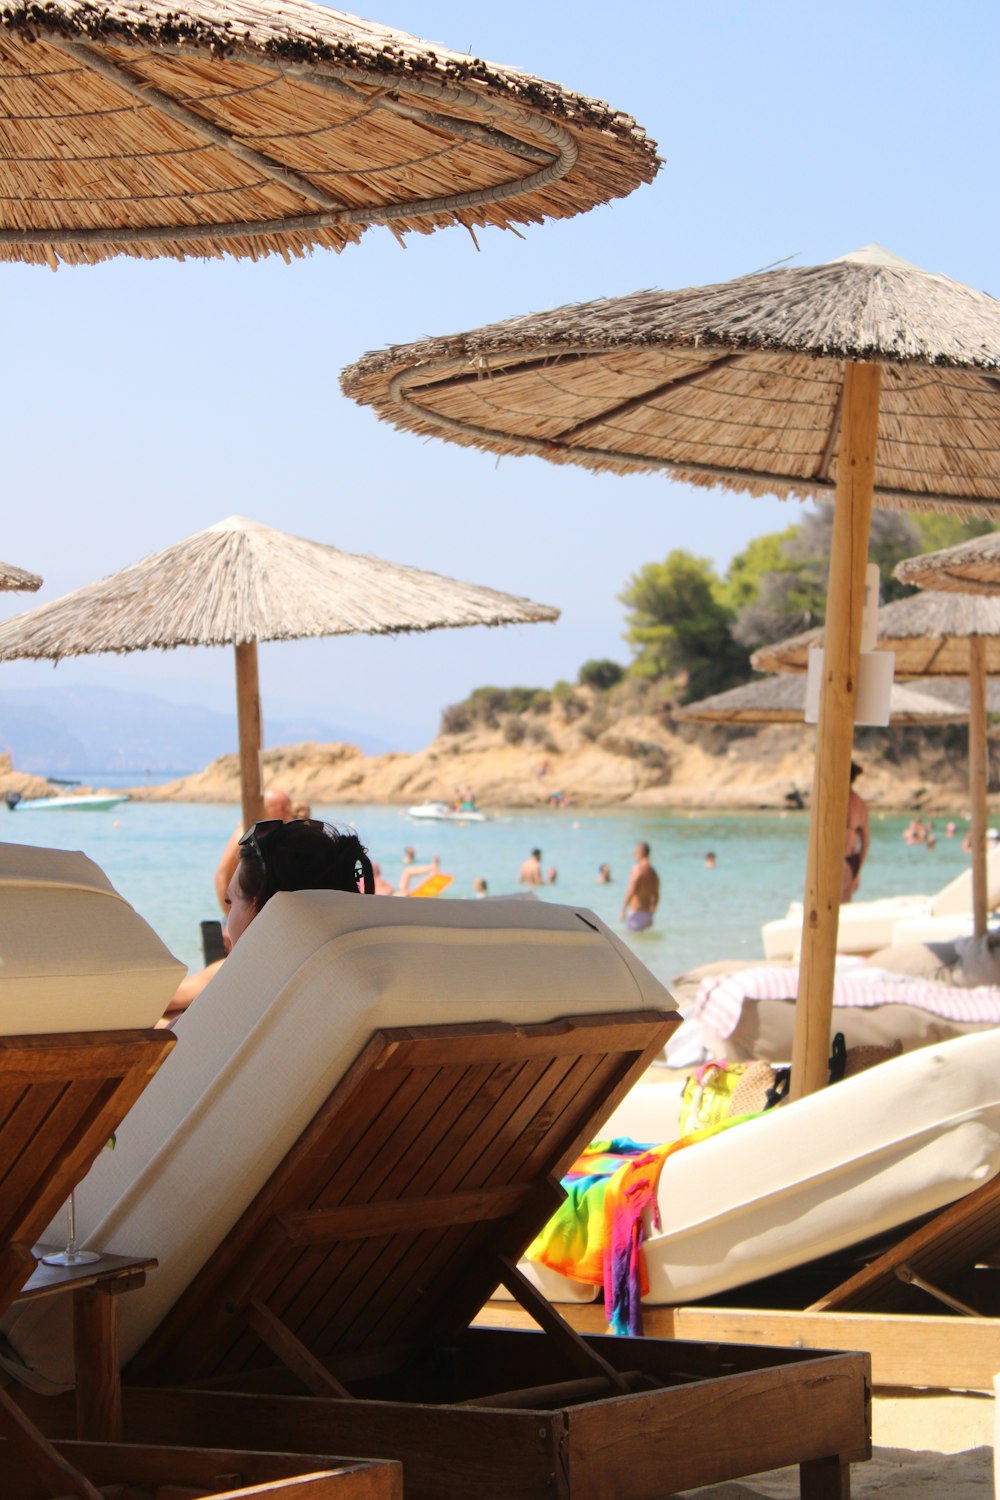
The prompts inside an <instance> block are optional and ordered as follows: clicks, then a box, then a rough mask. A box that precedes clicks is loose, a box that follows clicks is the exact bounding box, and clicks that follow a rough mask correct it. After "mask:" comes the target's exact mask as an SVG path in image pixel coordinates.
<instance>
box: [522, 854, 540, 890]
mask: <svg viewBox="0 0 1000 1500" xmlns="http://www.w3.org/2000/svg"><path fill="white" fill-rule="evenodd" d="M517 878H518V879H519V880H520V882H521V884H522V885H544V884H545V877H544V876H543V874H542V851H541V849H532V851H531V853H530V854H529V855H528V858H527V859H526V860H525V861H524V864H523V865H522V866H521V873H520V875H519V876H518V877H517Z"/></svg>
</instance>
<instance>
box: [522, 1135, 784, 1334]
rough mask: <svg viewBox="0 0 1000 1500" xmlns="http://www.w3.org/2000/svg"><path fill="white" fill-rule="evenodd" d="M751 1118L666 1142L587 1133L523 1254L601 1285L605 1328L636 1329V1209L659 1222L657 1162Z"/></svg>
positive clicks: (639, 1285) (641, 1264)
mask: <svg viewBox="0 0 1000 1500" xmlns="http://www.w3.org/2000/svg"><path fill="white" fill-rule="evenodd" d="M755 1118H756V1116H755V1115H738V1116H736V1117H735V1118H734V1119H732V1120H724V1121H723V1122H722V1124H721V1125H715V1126H709V1127H707V1128H706V1129H704V1130H696V1131H694V1132H693V1133H692V1134H691V1135H686V1136H683V1137H682V1138H681V1140H679V1141H671V1142H670V1143H669V1144H668V1145H666V1146H648V1145H641V1144H640V1143H639V1142H637V1141H633V1140H631V1139H630V1138H629V1137H628V1136H618V1137H616V1138H615V1139H613V1140H609V1141H594V1142H593V1143H592V1144H591V1145H589V1146H588V1147H587V1149H586V1151H584V1153H583V1155H582V1156H581V1157H579V1158H578V1160H577V1161H575V1162H574V1163H573V1166H572V1167H571V1168H570V1170H569V1172H568V1173H567V1174H566V1176H565V1177H564V1178H563V1180H562V1181H563V1187H564V1188H565V1189H566V1194H567V1196H566V1202H565V1203H563V1204H562V1206H561V1207H560V1208H558V1209H557V1210H556V1212H555V1213H554V1214H553V1216H552V1218H551V1219H550V1220H549V1222H548V1223H547V1224H546V1226H545V1228H544V1229H543V1230H542V1232H541V1234H539V1235H537V1236H536V1238H535V1239H534V1240H533V1241H532V1242H531V1244H530V1245H529V1246H528V1248H527V1250H526V1251H525V1257H526V1259H528V1260H537V1261H540V1262H541V1263H542V1265H546V1266H549V1267H551V1269H552V1270H553V1271H561V1272H562V1274H563V1275H564V1276H570V1277H572V1278H573V1279H574V1280H576V1281H585V1282H589V1283H590V1284H591V1285H592V1286H600V1287H603V1288H604V1307H605V1312H606V1314H607V1318H608V1325H609V1327H610V1329H611V1332H612V1333H622V1334H633V1335H640V1334H641V1333H642V1297H643V1294H644V1293H646V1292H648V1291H649V1280H648V1277H647V1275H646V1265H645V1261H644V1259H643V1253H642V1241H643V1217H642V1216H643V1212H644V1210H645V1209H647V1208H651V1209H652V1212H653V1223H654V1225H655V1226H656V1227H657V1228H659V1220H658V1217H657V1213H656V1189H657V1186H658V1184H659V1181H660V1173H661V1172H662V1170H663V1164H664V1162H665V1161H666V1160H667V1157H668V1156H672V1155H673V1154H674V1152H675V1151H680V1150H683V1148H684V1147H685V1146H693V1145H694V1144H695V1142H696V1141H703V1140H705V1138H706V1137H707V1136H710V1135H716V1134H717V1133H718V1131H719V1130H726V1129H728V1128H729V1126H730V1125H738V1124H740V1123H741V1122H742V1121H743V1120H752V1119H755Z"/></svg>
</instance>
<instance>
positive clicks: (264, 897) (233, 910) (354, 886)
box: [226, 818, 375, 949]
mask: <svg viewBox="0 0 1000 1500" xmlns="http://www.w3.org/2000/svg"><path fill="white" fill-rule="evenodd" d="M239 849H240V857H239V859H238V860H237V863H236V869H235V870H234V871H233V878H232V880H231V881H230V882H229V889H228V890H227V892H226V911H227V913H228V915H227V917H226V946H227V948H230V949H231V948H232V946H233V944H234V943H235V942H236V941H237V940H238V939H239V938H240V937H241V936H242V934H243V933H244V932H245V931H246V929H247V928H248V927H249V925H250V923H251V922H252V921H253V919H254V917H256V916H257V915H258V913H259V912H260V911H261V909H262V908H263V907H264V906H266V904H267V902H268V901H270V899H271V897H272V896H274V895H277V893H278V891H354V892H356V891H358V890H363V891H364V892H365V894H366V895H371V894H372V892H373V891H374V889H375V874H374V871H373V870H372V863H371V860H370V859H369V858H368V851H367V849H365V847H364V845H363V844H362V843H361V840H360V839H359V838H358V836H357V834H356V833H341V831H340V830H339V829H337V828H334V827H333V825H332V824H330V823H320V822H318V821H317V820H316V819H315V818H298V819H293V820H292V821H291V822H289V823H283V822H282V821H281V819H280V818H267V819H266V820H265V821H264V822H262V823H255V824H254V825H253V827H252V828H251V829H250V830H249V831H248V832H247V833H245V834H244V835H243V837H242V838H241V839H240V844H239Z"/></svg>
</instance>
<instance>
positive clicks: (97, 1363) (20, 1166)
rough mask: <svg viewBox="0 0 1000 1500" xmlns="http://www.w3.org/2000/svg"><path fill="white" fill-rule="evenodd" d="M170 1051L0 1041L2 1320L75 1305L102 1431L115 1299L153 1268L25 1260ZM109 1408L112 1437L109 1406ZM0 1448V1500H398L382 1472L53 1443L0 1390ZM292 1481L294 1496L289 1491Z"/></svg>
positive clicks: (125, 1044)
mask: <svg viewBox="0 0 1000 1500" xmlns="http://www.w3.org/2000/svg"><path fill="white" fill-rule="evenodd" d="M175 1041H176V1038H175V1037H174V1036H173V1035H172V1034H171V1033H170V1032H168V1031H150V1032H142V1031H129V1032H95V1033H80V1034H65V1033H64V1034H59V1035H50V1036H21V1037H3V1038H0V1161H2V1162H3V1171H2V1176H0V1313H2V1312H3V1311H5V1310H6V1309H7V1308H8V1307H9V1306H10V1305H11V1304H12V1303H13V1302H14V1301H15V1300H17V1299H18V1298H19V1296H22V1295H31V1296H51V1295H58V1294H61V1293H63V1292H66V1293H69V1294H71V1295H72V1296H73V1299H74V1321H75V1324H76V1346H77V1349H78V1353H79V1354H81V1355H82V1356H83V1357H82V1359H78V1365H77V1371H78V1383H79V1388H78V1391H77V1400H76V1404H77V1414H78V1415H79V1411H80V1406H81V1401H82V1406H83V1409H84V1410H85V1411H86V1410H90V1409H91V1408H93V1407H94V1406H95V1404H96V1406H98V1407H100V1408H101V1413H100V1415H101V1417H103V1418H104V1419H106V1418H107V1416H108V1411H107V1402H108V1400H109V1393H108V1384H109V1379H110V1377H111V1375H112V1373H113V1372H112V1370H111V1369H110V1367H109V1360H108V1355H109V1354H111V1355H112V1356H113V1352H114V1350H115V1348H116V1336H115V1316H114V1314H115V1305H116V1299H117V1295H118V1293H119V1292H121V1291H122V1290H127V1289H131V1288H133V1287H135V1286H137V1285H140V1284H141V1282H142V1280H143V1277H144V1273H145V1271H146V1270H147V1269H149V1268H150V1267H152V1266H155V1264H156V1262H155V1261H145V1262H141V1261H130V1260H124V1259H123V1258H122V1257H120V1256H106V1257H102V1258H101V1260H100V1261H99V1262H97V1263H95V1264H93V1265H89V1266H83V1267H74V1268H66V1269H61V1268H60V1269H54V1268H50V1267H47V1266H39V1267H38V1268H37V1271H36V1269H35V1264H36V1263H35V1257H34V1255H33V1254H32V1251H31V1246H32V1245H33V1244H34V1242H35V1241H36V1240H37V1238H38V1236H39V1234H41V1232H42V1231H43V1230H44V1228H45V1226H46V1225H47V1224H48V1223H49V1221H50V1220H51V1219H52V1217H53V1215H54V1214H56V1213H58V1210H59V1207H60V1205H61V1204H62V1203H63V1202H64V1201H65V1200H66V1198H67V1197H68V1196H69V1193H70V1191H71V1190H72V1189H73V1188H74V1187H75V1186H76V1185H77V1184H78V1183H79V1182H80V1181H81V1179H82V1178H83V1177H84V1176H85V1175H86V1173H87V1172H88V1170H89V1169H90V1167H91V1165H92V1163H93V1161H94V1160H95V1158H96V1157H97V1155H98V1153H99V1152H100V1151H102V1150H103V1149H104V1148H105V1147H106V1146H107V1145H108V1144H109V1142H110V1140H111V1138H112V1136H113V1134H114V1132H115V1130H116V1129H117V1128H118V1126H119V1125H120V1124H121V1122H122V1120H123V1119H124V1117H125V1115H126V1114H127V1113H128V1111H129V1109H130V1108H131V1106H132V1105H133V1104H134V1102H135V1100H136V1099H137V1098H138V1097H139V1095H140V1094H141V1092H142V1090H143V1089H144V1088H145V1086H146V1084H147V1083H148V1082H149V1080H150V1078H151V1077H152V1076H153V1074H154V1073H155V1072H156V1070H157V1068H158V1067H159V1066H160V1064H161V1062H162V1061H163V1059H164V1058H165V1057H166V1055H167V1053H168V1052H169V1051H170V1049H171V1048H172V1047H173V1046H174V1044H175ZM32 1272H35V1274H34V1275H32ZM25 1283H27V1286H26V1285H25ZM102 1376H103V1378H102ZM111 1383H112V1384H113V1382H111ZM110 1402H111V1405H112V1407H113V1408H114V1409H115V1416H114V1417H113V1419H112V1421H113V1425H114V1423H115V1421H116V1420H117V1414H118V1411H119V1408H120V1401H119V1399H118V1395H117V1392H113V1393H112V1394H111V1396H110ZM0 1436H2V1439H3V1441H2V1442H0V1494H2V1495H3V1496H4V1497H5V1500H35V1497H36V1496H37V1497H39V1500H41V1497H48V1496H52V1495H61V1496H67V1497H69V1496H73V1497H76V1500H102V1496H101V1492H100V1491H99V1490H98V1488H97V1485H98V1484H101V1485H108V1484H111V1485H119V1486H120V1485H124V1484H128V1485H135V1484H147V1485H150V1486H152V1487H153V1488H159V1487H160V1486H162V1485H164V1484H167V1483H172V1484H174V1485H177V1486H178V1487H182V1486H183V1487H185V1489H186V1490H190V1492H191V1493H194V1489H195V1487H196V1488H197V1490H198V1492H199V1493H202V1492H206V1491H208V1490H210V1489H211V1490H212V1492H213V1493H214V1494H215V1495H216V1496H217V1497H218V1500H225V1496H226V1495H228V1494H229V1493H230V1492H233V1493H235V1490H236V1488H237V1486H238V1487H239V1493H240V1495H241V1496H242V1495H246V1496H249V1495H250V1494H253V1495H255V1496H256V1495H259V1496H260V1497H261V1500H263V1497H265V1496H267V1495H271V1494H274V1495H278V1494H280V1495H281V1496H286V1495H287V1496H289V1497H291V1496H292V1495H293V1494H294V1495H295V1496H296V1497H298V1496H299V1495H300V1494H301V1496H302V1500H307V1497H308V1500H401V1495H402V1482H401V1473H400V1470H399V1466H398V1465H397V1464H393V1463H385V1462H383V1463H375V1464H372V1463H359V1462H357V1461H348V1462H347V1463H346V1464H341V1463H340V1461H334V1460H331V1459H330V1458H329V1457H321V1456H311V1455H302V1454H300V1453H296V1454H295V1455H289V1454H265V1453H246V1452H232V1451H230V1452H221V1451H218V1450H217V1449H210V1448H208V1447H206V1445H202V1446H201V1447H200V1448H199V1449H197V1450H194V1449H191V1450H183V1451H180V1450H177V1451H175V1450H173V1449H170V1450H165V1449H143V1448H135V1447H131V1448H130V1447H128V1446H127V1445H123V1444H120V1443H80V1442H60V1443H52V1442H49V1441H48V1439H47V1438H46V1437H45V1436H43V1434H42V1432H41V1430H40V1429H39V1428H38V1427H37V1426H36V1425H35V1424H34V1423H33V1422H32V1421H31V1419H30V1418H29V1417H28V1416H27V1415H26V1413H25V1412H24V1410H23V1408H22V1406H21V1405H19V1404H18V1403H16V1402H15V1401H14V1400H12V1399H11V1397H10V1396H9V1395H8V1394H7V1392H6V1391H3V1390H0ZM255 1446H260V1445H259V1444H257V1445H255ZM334 1462H337V1463H338V1467H337V1468H336V1469H334V1468H333V1467H332V1465H333V1463H334ZM307 1470H308V1471H309V1472H307ZM293 1480H297V1486H298V1487H295V1488H293V1487H292V1483H291V1481H293ZM247 1485H253V1488H252V1489H248V1488H246V1486H247Z"/></svg>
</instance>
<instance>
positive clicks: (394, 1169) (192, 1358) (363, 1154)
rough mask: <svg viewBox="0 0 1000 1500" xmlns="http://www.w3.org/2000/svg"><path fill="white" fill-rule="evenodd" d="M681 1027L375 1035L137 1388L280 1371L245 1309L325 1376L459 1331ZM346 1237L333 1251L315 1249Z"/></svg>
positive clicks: (207, 1271) (619, 1021) (233, 1236)
mask: <svg viewBox="0 0 1000 1500" xmlns="http://www.w3.org/2000/svg"><path fill="white" fill-rule="evenodd" d="M671 1024H672V1023H671V1021H669V1020H665V1019H664V1018H662V1017H660V1018H658V1017H655V1016H651V1015H650V1014H649V1013H645V1012H644V1013H640V1014H638V1015H634V1016H624V1017H623V1016H621V1015H615V1016H613V1017H603V1018H602V1017H589V1016H588V1017H583V1018H580V1019H579V1021H577V1020H569V1021H563V1022H558V1023H554V1024H545V1025H542V1026H528V1027H515V1026H510V1025H505V1024H500V1023H497V1024H495V1025H494V1024H486V1023H481V1024H477V1025H475V1026H466V1027H434V1028H423V1029H420V1030H418V1029H416V1028H408V1029H405V1030H404V1029H400V1030H399V1031H397V1032H385V1033H380V1034H379V1035H377V1036H376V1037H373V1039H372V1041H371V1043H370V1044H369V1045H368V1047H366V1048H365V1050H364V1052H363V1053H362V1055H361V1057H360V1058H359V1059H358V1062H357V1063H356V1064H355V1065H354V1067H353V1068H352V1069H350V1071H349V1072H348V1074H347V1075H346V1076H345V1078H344V1079H343V1080H342V1081H341V1083H340V1084H339V1085H338V1086H337V1088H336V1089H335V1090H334V1091H333V1094H332V1095H331V1098H330V1100H329V1101H328V1103H327V1105H326V1106H324V1108H323V1109H321V1110H320V1111H319V1112H318V1114H317V1116H316V1119H315V1120H314V1121H313V1123H312V1124H311V1125H310V1126H309V1128H308V1129H307V1130H306V1131H305V1132H304V1133H303V1136H302V1137H301V1138H300V1140H299V1142H298V1143H297V1144H296V1146H294V1147H293V1148H292V1150H291V1151H290V1152H289V1153H288V1155H287V1156H286V1158H285V1161H284V1162H283V1163H282V1165H281V1166H280V1167H279V1168H278V1170H277V1171H276V1172H275V1173H274V1175H273V1177H272V1179H271V1180H270V1181H269V1183H268V1184H267V1186H266V1187H265V1188H264V1189H263V1191H262V1192H261V1193H260V1194H259V1195H258V1197H257V1199H256V1201H255V1203H254V1204H253V1205H252V1206H251V1207H250V1208H249V1209H248V1210H247V1212H246V1213H245V1214H244V1215H243V1218H242V1219H241V1220H240V1221H239V1222H238V1223H237V1224H236V1225H235V1226H234V1228H233V1229H232V1231H231V1232H230V1234H229V1235H228V1236H227V1237H226V1240H225V1241H224V1242H223V1244H222V1245H221V1246H220V1247H219V1249H218V1251H217V1252H216V1253H215V1254H214V1255H213V1257H212V1258H211V1260H210V1261H209V1263H208V1264H207V1265H206V1266H205V1267H204V1269H203V1271H202V1272H201V1273H200V1274H199V1276H198V1277H197V1278H196V1279H195V1281H194V1283H193V1284H192V1285H191V1286H190V1287H189V1288H188V1290H187V1292H186V1293H185V1294H184V1295H182V1297H181V1298H180V1299H179V1300H178V1302H177V1304H176V1305H175V1307H174V1309H173V1310H172V1312H171V1313H170V1314H168V1316H167V1318H166V1319H165V1320H164V1322H163V1323H162V1324H161V1326H160V1329H159V1330H158V1331H157V1333H156V1335H154V1337H153V1338H152V1339H151V1340H150V1341H149V1343H148V1344H147V1345H146V1347H145V1349H143V1350H142V1351H140V1353H139V1355H138V1356H137V1358H136V1359H135V1360H134V1361H133V1363H132V1366H131V1367H130V1371H129V1378H130V1380H133V1381H135V1382H139V1381H142V1382H145V1381H148V1380H153V1381H154V1382H155V1383H157V1384H166V1383H171V1382H177V1381H179V1380H181V1381H183V1380H197V1379H198V1378H200V1377H204V1378H206V1379H213V1380H214V1379H217V1378H218V1377H219V1376H220V1375H222V1374H225V1373H226V1372H227V1371H228V1372H230V1373H232V1374H233V1375H239V1374H240V1373H241V1372H243V1371H245V1370H248V1369H253V1368H255V1367H262V1366H264V1365H266V1364H269V1363H273V1362H274V1349H273V1345H274V1343H275V1342H278V1340H277V1339H269V1341H268V1342H269V1343H270V1345H271V1347H267V1345H265V1344H264V1343H262V1341H261V1339H260V1338H259V1336H258V1334H257V1333H254V1332H253V1331H251V1330H248V1329H247V1320H246V1318H245V1316H243V1315H242V1314H241V1313H240V1306H242V1307H244V1308H245V1307H246V1306H249V1305H250V1304H251V1303H252V1304H253V1305H254V1307H255V1309H256V1311H255V1313H254V1321H255V1322H257V1323H258V1324H261V1314H260V1309H261V1308H266V1309H267V1310H268V1313H269V1314H270V1316H271V1317H273V1318H274V1319H276V1320H277V1321H278V1323H279V1324H280V1326H281V1328H283V1329H286V1330H287V1331H288V1334H289V1335H290V1337H291V1338H293V1339H295V1340H297V1341H298V1343H299V1344H300V1345H301V1346H302V1347H303V1348H304V1349H306V1350H308V1351H309V1352H310V1354H311V1355H312V1356H313V1357H315V1358H316V1359H319V1360H321V1361H322V1362H323V1364H324V1366H325V1367H327V1368H329V1367H330V1366H331V1365H333V1364H335V1362H336V1357H337V1355H338V1353H345V1354H349V1353H351V1352H352V1351H355V1350H362V1349H364V1348H370V1347H375V1346H381V1345H384V1344H393V1345H396V1344H399V1343H402V1344H404V1345H406V1346H407V1347H409V1346H413V1345H419V1344H420V1342H421V1339H422V1338H424V1339H425V1338H427V1337H429V1336H434V1337H436V1336H438V1335H439V1334H440V1333H441V1332H442V1322H443V1320H444V1321H447V1322H448V1323H451V1322H454V1323H455V1324H458V1325H462V1324H464V1323H465V1322H467V1321H468V1320H469V1319H470V1318H471V1317H472V1316H473V1314H474V1313H475V1311H476V1309H477V1308H478V1306H479V1304H480V1303H481V1301H482V1300H483V1298H484V1297H485V1296H486V1295H487V1294H488V1292H489V1291H490V1290H491V1289H492V1285H494V1284H495V1281H496V1277H497V1272H496V1269H495V1263H494V1262H493V1260H492V1259H491V1255H490V1254H489V1253H488V1252H489V1251H491V1250H494V1251H495V1250H496V1249H498V1248H499V1249H500V1250H501V1251H503V1252H505V1253H509V1254H516V1253H517V1252H518V1250H519V1249H521V1248H523V1243H521V1244H519V1245H515V1244H512V1243H511V1236H512V1234H513V1233H514V1232H515V1231H516V1234H517V1235H518V1236H519V1237H520V1238H521V1240H522V1241H523V1242H526V1241H527V1239H528V1238H530V1237H531V1235H532V1234H533V1233H534V1232H535V1230H536V1229H537V1227H538V1224H539V1222H540V1216H541V1220H543V1219H544V1216H545V1212H546V1210H547V1207H548V1206H549V1205H550V1204H551V1202H552V1197H553V1193H554V1189H553V1188H552V1186H551V1185H547V1184H548V1179H549V1178H550V1177H551V1175H552V1173H553V1172H554V1171H556V1170H557V1169H559V1168H560V1167H561V1166H562V1165H563V1164H564V1163H565V1162H567V1161H569V1160H570V1159H571V1158H572V1157H573V1156H574V1155H575V1154H576V1151H577V1149H578V1147H579V1144H580V1143H581V1137H582V1138H583V1139H584V1140H585V1138H586V1136H587V1134H588V1133H589V1129H590V1126H591V1124H592V1121H593V1118H594V1116H595V1113H598V1112H599V1111H600V1110H601V1108H602V1107H603V1104H604V1101H605V1098H606V1096H607V1095H608V1092H609V1090H610V1091H611V1093H612V1094H614V1093H615V1091H616V1090H619V1089H620V1088H621V1089H623V1088H624V1087H627V1086H628V1083H629V1082H630V1081H631V1080H632V1079H634V1078H635V1077H636V1076H637V1075H638V1073H639V1072H641V1071H642V1069H643V1068H644V1067H645V1066H646V1065H647V1064H648V1062H649V1061H650V1060H651V1059H652V1057H653V1056H654V1055H655V1053H656V1052H657V1051H658V1049H659V1047H660V1046H661V1045H662V1042H663V1039H664V1037H665V1035H666V1034H668V1033H669V1030H670V1028H671ZM529 1190H530V1191H529ZM539 1194H542V1197H541V1198H539V1196H538V1195H539ZM491 1195H492V1207H489V1204H490V1200H491ZM449 1204H450V1208H449V1207H448V1205H449ZM477 1207H478V1208H480V1209H482V1210H483V1211H482V1212H481V1213H477V1212H476V1211H475V1210H476V1209H477ZM289 1227H291V1228H292V1229H293V1234H292V1236H291V1239H292V1242H291V1243H290V1242H289V1236H288V1235H287V1233H286V1232H285V1231H286V1230H287V1228H289ZM338 1228H339V1229H340V1230H341V1231H342V1234H343V1236H344V1237H343V1238H341V1239H340V1240H339V1241H338V1242H336V1243H334V1244H332V1245H327V1244H319V1243H316V1241H317V1239H318V1238H322V1237H323V1234H329V1233H331V1232H335V1231H336V1230H337V1229H338ZM296 1229H297V1230H298V1231H300V1232H301V1238H302V1239H303V1240H304V1241H305V1243H301V1244H295V1243H294V1240H295V1237H296ZM470 1262H471V1263H472V1264H471V1268H470ZM318 1378H320V1379H322V1377H318Z"/></svg>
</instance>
